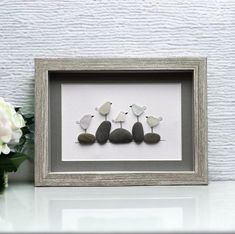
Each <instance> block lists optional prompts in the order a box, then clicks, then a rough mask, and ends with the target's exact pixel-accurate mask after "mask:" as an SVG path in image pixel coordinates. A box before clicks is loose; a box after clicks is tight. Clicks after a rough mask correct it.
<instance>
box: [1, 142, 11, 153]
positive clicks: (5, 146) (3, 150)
mask: <svg viewBox="0 0 235 234" xmlns="http://www.w3.org/2000/svg"><path fill="white" fill-rule="evenodd" d="M10 151H11V150H10V148H9V147H8V145H7V144H4V145H3V146H2V153H4V154H9V153H10Z"/></svg>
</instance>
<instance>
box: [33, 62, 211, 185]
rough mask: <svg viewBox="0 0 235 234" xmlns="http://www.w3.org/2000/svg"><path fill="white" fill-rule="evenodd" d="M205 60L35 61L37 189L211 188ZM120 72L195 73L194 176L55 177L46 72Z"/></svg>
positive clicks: (60, 174)
mask: <svg viewBox="0 0 235 234" xmlns="http://www.w3.org/2000/svg"><path fill="white" fill-rule="evenodd" d="M206 69H207V60H206V58H64V59H61V58H59V59H35V82H36V84H35V117H36V120H35V121H36V123H35V124H36V126H35V185H36V186H128V185H196V184H207V183H208V175H207V174H208V172H207V76H206V72H207V71H206ZM89 70H90V71H96V70H97V71H98V70H107V71H115V70H116V71H118V70H122V71H123V70H127V71H128V70H129V71H130V70H135V71H138V70H146V71H148V70H151V71H152V70H193V73H194V75H193V99H194V103H193V122H194V124H193V147H194V170H193V171H165V172H164V171H138V172H136V171H112V172H111V171H105V172H104V171H92V172H91V171H89V172H51V171H50V170H49V161H50V159H49V154H48V134H49V133H48V123H49V121H48V111H49V109H48V104H49V101H48V98H49V96H48V90H49V86H48V85H49V83H48V72H49V71H89Z"/></svg>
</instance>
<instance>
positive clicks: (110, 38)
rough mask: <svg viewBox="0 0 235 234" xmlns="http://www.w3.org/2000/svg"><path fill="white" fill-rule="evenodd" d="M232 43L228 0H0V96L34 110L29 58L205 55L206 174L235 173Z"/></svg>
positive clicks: (232, 9) (22, 174) (27, 172)
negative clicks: (207, 162) (206, 84)
mask: <svg viewBox="0 0 235 234" xmlns="http://www.w3.org/2000/svg"><path fill="white" fill-rule="evenodd" d="M234 43H235V1H234V0H218V1H215V0H207V1H203V0H191V1H183V0H178V1H177V0H176V1H171V0H169V1H165V0H96V1H95V0H94V1H92V0H84V1H82V0H61V1H55V0H48V1H46V0H26V1H23V0H8V1H7V0H1V1H0V96H3V97H5V98H6V99H7V100H8V101H11V102H13V103H14V104H16V105H20V106H24V107H25V109H26V110H31V111H32V110H33V102H34V98H33V95H34V61H33V59H34V58H35V57H74V56H112V57H113V56H119V57H126V56H131V57H138V56H142V57H149V56H152V57H161V56H164V57H166V56H171V57H172V56H206V57H208V112H209V116H208V117H209V178H210V180H228V179H235V77H234V76H235V44H234ZM31 168H32V166H31V165H30V164H25V165H24V166H23V167H21V168H20V170H19V172H18V174H17V175H15V176H14V177H15V178H18V179H29V178H31V176H32V170H31Z"/></svg>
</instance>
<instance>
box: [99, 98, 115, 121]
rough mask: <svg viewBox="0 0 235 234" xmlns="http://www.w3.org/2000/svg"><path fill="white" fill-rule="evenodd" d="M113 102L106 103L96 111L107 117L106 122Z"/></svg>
mask: <svg viewBox="0 0 235 234" xmlns="http://www.w3.org/2000/svg"><path fill="white" fill-rule="evenodd" d="M111 105H112V102H105V103H104V104H103V105H101V106H100V107H96V108H95V110H96V111H98V112H99V113H100V114H101V115H103V116H105V120H106V118H107V115H108V114H109V112H110V109H111Z"/></svg>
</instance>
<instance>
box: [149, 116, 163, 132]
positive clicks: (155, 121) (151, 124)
mask: <svg viewBox="0 0 235 234" xmlns="http://www.w3.org/2000/svg"><path fill="white" fill-rule="evenodd" d="M146 118H147V123H148V125H149V127H150V128H151V131H152V132H153V128H154V127H156V126H157V125H158V124H159V123H160V122H161V121H162V117H158V118H157V117H154V116H146Z"/></svg>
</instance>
